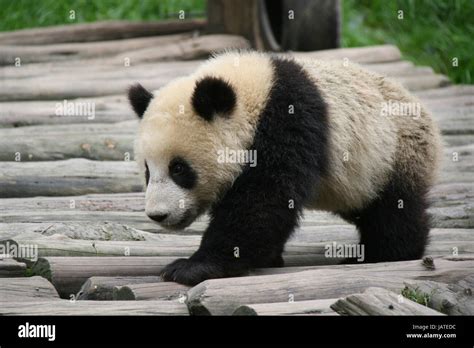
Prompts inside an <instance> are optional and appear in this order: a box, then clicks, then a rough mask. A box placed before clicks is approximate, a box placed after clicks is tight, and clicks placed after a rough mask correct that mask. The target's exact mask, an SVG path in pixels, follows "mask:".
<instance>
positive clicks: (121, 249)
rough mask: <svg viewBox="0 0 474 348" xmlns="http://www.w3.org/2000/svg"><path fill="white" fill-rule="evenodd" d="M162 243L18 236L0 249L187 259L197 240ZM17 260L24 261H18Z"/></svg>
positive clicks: (40, 254)
mask: <svg viewBox="0 0 474 348" xmlns="http://www.w3.org/2000/svg"><path fill="white" fill-rule="evenodd" d="M171 237H173V238H163V239H162V240H161V241H96V240H79V239H70V238H67V237H65V236H63V235H54V236H49V237H39V238H22V237H21V236H19V237H16V238H13V239H7V240H2V241H0V248H1V247H2V246H3V247H5V246H9V247H13V248H19V247H21V246H22V245H34V246H35V248H37V252H38V255H35V257H48V256H130V257H133V256H170V257H174V258H178V257H189V256H191V254H192V253H193V252H194V251H195V250H196V249H197V248H198V246H199V242H200V239H201V238H200V236H171ZM17 258H18V259H20V260H23V259H24V258H23V257H21V256H19V257H17ZM26 259H27V257H25V260H26Z"/></svg>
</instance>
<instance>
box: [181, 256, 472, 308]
mask: <svg viewBox="0 0 474 348" xmlns="http://www.w3.org/2000/svg"><path fill="white" fill-rule="evenodd" d="M434 265H435V267H434V269H433V268H432V267H431V266H430V267H427V266H425V265H424V264H423V262H422V261H421V260H414V261H404V262H388V263H378V264H362V265H339V266H331V267H320V268H316V267H315V268H314V269H312V270H307V271H302V272H295V273H288V274H273V275H262V276H251V277H240V278H228V279H213V280H207V281H204V282H202V283H200V284H198V285H197V286H195V287H193V288H191V290H189V292H188V301H187V303H188V308H189V309H190V313H192V314H212V315H230V314H232V313H233V312H234V311H235V309H237V308H238V307H239V306H241V305H245V304H247V303H268V302H269V301H271V302H286V301H288V299H289V298H292V299H293V300H294V301H305V300H312V299H315V298H318V299H328V298H334V297H340V296H347V295H350V294H353V293H356V292H360V291H363V290H365V289H366V288H368V287H374V286H375V287H385V288H387V289H389V290H394V291H400V290H401V289H402V288H403V281H404V280H407V279H420V278H422V279H428V280H436V281H441V282H448V281H453V280H454V281H457V280H459V279H461V278H463V277H465V276H467V275H469V274H471V273H472V272H473V270H474V259H472V258H471V259H469V258H467V259H462V261H460V260H459V261H452V259H450V258H439V259H438V258H436V259H435V260H434Z"/></svg>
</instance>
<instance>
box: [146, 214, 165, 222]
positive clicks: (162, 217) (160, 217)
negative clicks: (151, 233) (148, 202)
mask: <svg viewBox="0 0 474 348" xmlns="http://www.w3.org/2000/svg"><path fill="white" fill-rule="evenodd" d="M148 217H149V218H150V219H152V220H155V221H157V222H162V221H163V220H165V219H166V218H167V217H168V214H157V215H148Z"/></svg>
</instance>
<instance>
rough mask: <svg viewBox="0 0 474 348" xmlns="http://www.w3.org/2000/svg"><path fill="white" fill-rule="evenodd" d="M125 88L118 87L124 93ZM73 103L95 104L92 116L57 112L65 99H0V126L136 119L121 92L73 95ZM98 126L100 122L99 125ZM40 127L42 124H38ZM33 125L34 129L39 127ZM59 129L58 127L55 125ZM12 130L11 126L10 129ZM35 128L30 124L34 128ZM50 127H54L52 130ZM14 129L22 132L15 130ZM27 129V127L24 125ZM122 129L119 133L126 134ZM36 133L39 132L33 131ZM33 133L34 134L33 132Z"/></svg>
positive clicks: (26, 130)
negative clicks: (104, 94)
mask: <svg viewBox="0 0 474 348" xmlns="http://www.w3.org/2000/svg"><path fill="white" fill-rule="evenodd" d="M123 92H124V91H121V93H123ZM74 103H75V105H82V106H91V105H92V106H94V114H93V119H91V118H92V117H91V116H79V115H78V116H64V115H62V114H60V113H57V110H59V109H58V107H61V106H62V105H64V100H61V101H59V100H57V101H23V102H4V103H0V127H20V126H30V125H43V124H44V125H51V124H54V126H55V128H56V127H57V126H58V125H61V124H76V123H81V124H86V127H93V126H95V125H97V124H100V123H101V122H109V123H110V122H120V121H131V120H136V117H135V116H134V115H133V113H132V111H131V108H130V106H129V103H128V101H127V100H126V99H125V97H124V96H108V97H100V98H88V99H81V98H79V99H74ZM98 127H99V129H100V125H98ZM40 129H41V128H40ZM40 129H36V130H38V131H39V130H40ZM56 129H58V130H61V128H56ZM86 129H90V128H86ZM9 130H10V131H13V129H9ZM34 130H35V128H31V131H32V132H33V131H34ZM52 131H53V130H52ZM17 132H21V130H20V131H17ZM25 132H28V129H25ZM129 133H130V132H129V131H126V130H125V129H123V130H122V131H121V132H120V133H119V134H129ZM36 135H38V134H36ZM32 136H34V135H33V134H32Z"/></svg>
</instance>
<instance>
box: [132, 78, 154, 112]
mask: <svg viewBox="0 0 474 348" xmlns="http://www.w3.org/2000/svg"><path fill="white" fill-rule="evenodd" d="M152 98H153V94H152V93H150V92H148V91H147V90H146V89H145V88H143V86H142V85H141V84H139V83H137V84H136V85H133V86H132V87H130V89H129V90H128V100H129V101H130V104H131V105H132V108H133V110H134V111H135V113H136V114H137V116H138V117H139V118H142V117H143V114H144V113H145V111H146V109H147V107H148V105H149V104H150V101H151V99H152Z"/></svg>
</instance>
